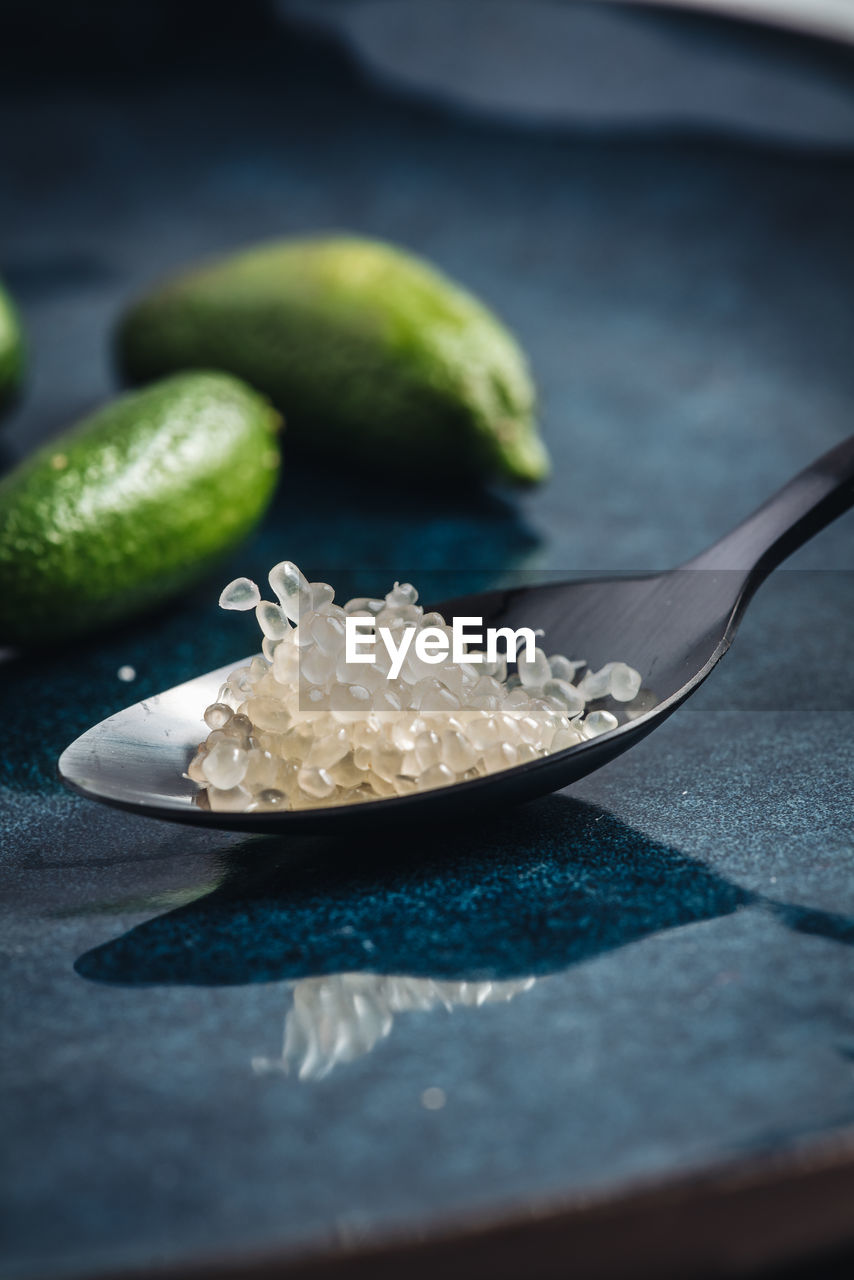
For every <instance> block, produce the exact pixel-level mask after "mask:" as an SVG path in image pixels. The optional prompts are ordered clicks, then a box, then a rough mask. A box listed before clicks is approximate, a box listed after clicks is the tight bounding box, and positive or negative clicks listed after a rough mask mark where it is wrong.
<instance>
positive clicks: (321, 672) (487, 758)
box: [187, 560, 641, 813]
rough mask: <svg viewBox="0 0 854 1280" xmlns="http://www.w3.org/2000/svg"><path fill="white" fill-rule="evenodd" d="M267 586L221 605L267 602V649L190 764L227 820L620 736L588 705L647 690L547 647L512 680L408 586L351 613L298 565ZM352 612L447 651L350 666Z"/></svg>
mask: <svg viewBox="0 0 854 1280" xmlns="http://www.w3.org/2000/svg"><path fill="white" fill-rule="evenodd" d="M269 581H270V586H271V587H272V589H273V591H274V593H275V595H276V598H277V599H276V602H272V601H268V600H262V599H261V595H260V592H259V590H258V587H257V586H256V585H255V583H253V582H251V581H250V580H249V579H248V578H238V579H236V580H235V581H234V582H232V583H230V584H229V586H227V587H226V588H225V590H224V591H223V593H222V595H221V597H220V604H221V605H222V606H223V608H225V609H241V610H245V609H252V608H254V609H255V613H256V616H257V618H258V623H259V625H260V627H261V631H262V632H263V635H264V640H263V650H262V653H261V654H258V655H257V656H256V657H254V658H253V659H252V660H251V662H250V663H249V665H248V666H244V667H240V668H238V669H237V670H235V671H232V673H231V674H230V675H229V677H228V679H227V680H226V682H225V684H224V685H223V686H222V688H221V689H220V691H219V695H218V698H217V701H216V702H214V703H213V704H212V705H211V706H209V707H208V708H207V709H206V710H205V713H204V718H205V723H206V724H207V726H208V728H209V729H210V731H211V732H210V733H209V734H208V736H207V738H206V739H205V741H204V742H202V743H201V744H200V745H199V747H198V750H197V751H196V752H195V754H194V756H193V759H192V760H191V762H190V764H189V766H188V768H187V776H188V777H189V778H191V779H192V780H193V782H196V783H197V784H198V785H199V786H200V787H201V788H202V789H203V791H204V794H205V797H206V800H207V804H208V805H209V807H210V808H211V809H212V810H215V811H219V812H238V811H239V812H247V813H251V812H258V811H269V810H276V809H280V810H294V809H316V808H321V807H327V806H331V805H341V804H354V803H358V802H359V801H365V800H380V799H386V798H388V797H392V796H406V795H411V794H413V793H414V792H416V791H428V790H431V789H433V788H434V787H445V786H450V785H451V784H453V783H455V782H463V781H466V780H468V779H471V778H478V777H481V776H483V775H485V774H489V773H496V772H498V771H499V770H501V769H508V768H510V767H511V766H513V765H516V764H523V763H525V762H526V761H528V760H535V759H537V758H538V757H540V756H544V755H547V754H549V753H550V752H555V751H563V750H564V749H565V748H567V747H572V746H576V745H577V744H578V743H580V742H583V741H585V739H587V738H592V737H595V736H596V735H597V734H600V733H606V732H607V731H608V730H610V729H613V728H616V725H617V718H616V716H615V715H613V714H612V713H611V712H610V711H607V710H602V709H595V710H589V709H588V703H590V702H591V701H598V700H600V699H603V698H606V697H610V698H613V699H614V700H615V701H617V702H630V701H632V700H633V699H634V698H635V697H636V696H637V693H638V691H639V689H640V684H641V678H640V675H639V674H638V672H637V671H634V670H633V669H632V668H631V667H629V666H627V665H626V664H625V663H622V662H611V663H608V664H606V666H604V667H603V668H602V669H601V670H600V671H597V672H589V671H588V672H587V673H586V674H585V676H584V677H583V678H582V679H580V680H578V681H576V679H575V677H576V674H577V672H578V670H579V669H580V668H583V667H584V666H585V665H586V664H585V663H584V662H580V661H576V662H573V661H570V660H569V659H568V658H565V657H563V656H562V655H560V654H558V655H555V656H553V657H546V655H545V653H544V652H543V650H542V649H540V648H534V649H533V652H532V653H530V652H529V651H527V650H526V651H522V652H520V655H519V657H518V661H517V670H516V673H515V674H512V675H510V676H508V673H507V661H506V658H504V657H493V656H492V655H489V657H487V655H486V654H482V653H480V654H478V653H471V652H469V653H467V654H466V655H465V658H464V660H463V661H454V660H453V656H452V655H453V630H452V627H451V626H450V625H449V624H447V623H446V622H445V619H444V618H443V617H442V616H441V614H438V613H425V612H424V610H423V608H422V607H421V606H420V605H419V604H418V593H417V591H416V590H415V588H414V587H413V586H411V585H410V584H409V583H395V585H394V587H393V588H392V590H391V591H389V592H388V594H387V595H386V596H385V598H384V599H382V600H369V599H354V600H350V601H348V602H347V604H345V605H344V606H343V607H341V606H339V605H336V604H335V603H334V599H335V593H334V591H333V589H332V587H330V586H329V585H328V584H327V583H325V582H307V581H306V579H305V578H304V577H303V575H302V573H300V571H299V569H298V568H297V567H296V565H294V564H292V563H291V562H290V561H287V560H286V561H283V562H282V563H281V564H277V565H276V566H275V568H273V569H272V570H271V571H270V575H269ZM353 617H359V618H364V619H365V620H369V619H370V620H371V621H373V622H374V623H375V626H376V630H377V632H380V631H381V630H382V629H383V628H385V629H386V632H387V634H389V635H390V636H392V637H394V636H400V637H402V633H403V632H404V630H406V629H410V630H413V631H414V632H415V633H416V639H417V633H418V632H423V631H424V630H426V629H428V628H431V629H438V630H440V631H443V632H444V633H445V634H446V636H447V638H448V643H447V645H446V646H445V647H446V649H447V653H445V654H444V655H443V656H442V658H441V659H440V660H438V661H437V659H436V657H435V656H434V657H433V658H432V660H431V661H425V660H424V658H423V656H419V651H420V653H421V654H422V655H423V653H424V651H425V650H424V646H423V645H420V644H414V643H410V644H409V645H408V646H407V648H406V653H405V657H404V659H403V661H402V663H395V662H394V657H393V653H392V650H394V649H395V645H394V644H391V645H389V646H386V645H382V644H376V646H375V647H374V653H375V661H374V662H373V663H371V664H367V663H364V662H353V661H348V655H347V646H346V642H345V637H346V629H347V628H346V623H347V619H348V618H353ZM523 630H524V629H523ZM401 648H402V646H401V645H400V644H399V643H398V645H397V652H398V653H399V652H400V650H401ZM351 656H352V655H351ZM393 669H395V670H398V674H397V675H396V676H392V674H391V673H392V670H393Z"/></svg>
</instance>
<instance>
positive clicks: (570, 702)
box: [543, 676, 585, 716]
mask: <svg viewBox="0 0 854 1280" xmlns="http://www.w3.org/2000/svg"><path fill="white" fill-rule="evenodd" d="M543 695H544V697H547V698H554V699H556V700H557V701H558V702H560V703H561V704H562V706H563V708H564V710H565V711H566V714H567V715H568V716H577V715H580V714H581V712H582V711H583V710H584V705H585V704H584V697H583V695H582V694H581V693H580V692H579V690H578V689H576V687H575V685H574V684H570V683H569V681H568V680H564V679H562V678H561V677H559V676H555V677H554V678H553V679H551V680H546V682H545V683H544V685H543Z"/></svg>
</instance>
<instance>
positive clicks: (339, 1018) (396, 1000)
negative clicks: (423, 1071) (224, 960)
mask: <svg viewBox="0 0 854 1280" xmlns="http://www.w3.org/2000/svg"><path fill="white" fill-rule="evenodd" d="M535 981H536V979H535V978H520V979H517V980H515V981H511V982H489V981H484V982H448V981H440V980H438V979H434V978H410V977H405V976H400V977H398V976H395V975H390V974H378V973H334V974H331V975H329V976H328V977H322V978H302V979H300V980H299V981H297V982H295V983H294V985H293V1004H292V1006H291V1008H290V1009H289V1010H288V1012H287V1014H286V1016H285V1035H284V1043H283V1046H282V1054H281V1057H279V1058H255V1059H253V1062H252V1066H253V1068H254V1070H255V1071H257V1072H259V1073H261V1072H265V1071H283V1072H285V1074H293V1075H296V1076H298V1077H299V1079H300V1080H322V1079H323V1077H324V1076H328V1075H329V1073H330V1071H332V1069H333V1068H334V1067H336V1066H338V1065H339V1064H340V1063H344V1062H353V1061H355V1059H356V1058H361V1057H363V1056H364V1055H365V1054H367V1053H370V1052H371V1050H372V1049H373V1048H374V1047H375V1045H377V1044H378V1043H379V1042H380V1041H381V1040H384V1039H385V1038H386V1036H387V1035H389V1033H390V1032H391V1029H392V1027H393V1026H394V1020H395V1018H396V1017H397V1016H399V1015H400V1014H402V1013H412V1012H422V1013H423V1012H427V1011H429V1010H431V1009H437V1008H439V1007H442V1006H443V1007H444V1008H445V1009H446V1010H447V1011H448V1012H449V1013H450V1012H451V1010H452V1009H454V1008H455V1007H456V1006H458V1005H466V1006H468V1007H469V1008H471V1007H472V1006H477V1005H483V1004H496V1003H506V1002H507V1001H508V1000H512V999H513V998H514V997H515V996H517V995H519V994H520V993H521V992H523V991H530V989H531V987H533V985H534V983H535Z"/></svg>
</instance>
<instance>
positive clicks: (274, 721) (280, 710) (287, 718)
mask: <svg viewBox="0 0 854 1280" xmlns="http://www.w3.org/2000/svg"><path fill="white" fill-rule="evenodd" d="M246 708H247V711H248V718H249V719H250V720H251V722H252V724H253V725H255V726H256V727H257V728H259V729H267V730H269V732H270V733H285V732H286V731H287V730H288V729H289V728H290V726H291V722H292V720H293V716H292V715H291V713H290V711H289V710H288V709H287V707H286V706H285V704H284V703H283V702H280V701H279V700H278V699H277V698H251V699H250V700H249V701H248V702H247V704H246Z"/></svg>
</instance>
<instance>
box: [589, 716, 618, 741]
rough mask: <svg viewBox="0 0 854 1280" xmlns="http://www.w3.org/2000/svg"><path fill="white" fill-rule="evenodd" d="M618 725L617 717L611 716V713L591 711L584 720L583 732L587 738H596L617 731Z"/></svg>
mask: <svg viewBox="0 0 854 1280" xmlns="http://www.w3.org/2000/svg"><path fill="white" fill-rule="evenodd" d="M618 723H619V722H618V720H617V717H616V716H613V715H611V712H610V711H591V712H590V714H589V715H587V716H585V718H584V722H583V724H582V731H583V733H584V736H585V738H595V737H596V736H597V735H598V734H600V733H608V731H609V730H610V729H616V727H617V724H618Z"/></svg>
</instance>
